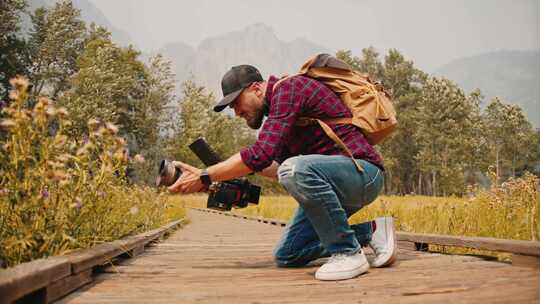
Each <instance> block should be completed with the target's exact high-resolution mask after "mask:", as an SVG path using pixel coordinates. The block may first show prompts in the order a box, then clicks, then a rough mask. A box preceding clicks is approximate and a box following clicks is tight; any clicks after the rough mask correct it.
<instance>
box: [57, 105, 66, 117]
mask: <svg viewBox="0 0 540 304" xmlns="http://www.w3.org/2000/svg"><path fill="white" fill-rule="evenodd" d="M56 112H57V113H58V115H59V116H60V117H68V115H69V113H68V111H67V109H66V108H65V107H61V108H59V109H58V110H56Z"/></svg>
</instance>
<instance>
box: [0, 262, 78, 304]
mask: <svg viewBox="0 0 540 304" xmlns="http://www.w3.org/2000/svg"><path fill="white" fill-rule="evenodd" d="M70 273H71V267H70V263H69V260H68V259H67V258H65V257H52V258H46V259H38V260H34V261H31V262H28V263H23V264H20V265H17V266H15V267H13V268H9V269H5V270H0V295H1V298H0V302H1V303H10V302H12V301H15V300H16V299H19V298H21V297H23V296H24V295H27V294H30V293H32V292H35V291H37V290H39V289H41V288H43V287H45V286H47V285H48V284H50V283H52V282H54V281H57V280H60V279H62V278H64V277H67V276H69V275H70Z"/></svg>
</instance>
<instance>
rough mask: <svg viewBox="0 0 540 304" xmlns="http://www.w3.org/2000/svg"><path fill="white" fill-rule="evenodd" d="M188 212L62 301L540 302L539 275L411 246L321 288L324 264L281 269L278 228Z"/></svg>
mask: <svg viewBox="0 0 540 304" xmlns="http://www.w3.org/2000/svg"><path fill="white" fill-rule="evenodd" d="M188 212H189V213H188V214H189V215H190V217H191V220H192V223H191V224H190V225H189V226H187V227H186V228H185V229H182V231H179V232H177V233H175V234H173V235H172V236H171V237H170V238H169V239H167V241H166V242H162V243H159V244H157V245H156V246H153V247H151V248H147V252H148V254H145V255H143V256H142V257H140V258H138V259H136V260H134V261H130V262H129V263H125V264H122V263H121V264H120V265H116V266H114V267H109V268H108V270H107V271H106V272H105V273H102V274H99V275H98V276H97V277H96V278H95V282H96V284H93V285H92V286H89V287H88V288H84V290H81V291H80V292H76V293H73V294H71V295H69V296H68V297H66V298H64V299H61V301H60V302H59V303H58V304H88V303H111V304H113V303H132V304H138V303H141V304H142V303H216V302H219V303H238V304H244V303H245V304H253V303H259V304H265V303H266V304H276V303H310V304H318V303H321V304H322V303H360V302H361V303H378V304H379V303H401V304H413V303H535V302H538V299H540V289H538V286H540V270H536V269H533V268H521V267H513V266H511V265H509V264H506V263H499V262H495V261H487V260H484V259H482V258H478V257H470V256H460V255H450V254H432V253H425V252H419V251H410V250H400V251H399V254H398V261H397V263H395V264H394V265H392V266H391V267H387V268H371V269H369V271H368V273H366V274H364V275H361V276H359V277H358V278H355V279H352V280H346V281H340V282H322V281H318V280H316V279H315V278H314V274H315V272H316V271H317V268H318V267H319V266H320V265H321V264H322V263H324V260H318V261H314V262H312V263H310V264H308V265H306V266H305V267H298V268H279V267H276V265H275V262H274V260H273V257H272V250H273V248H274V247H275V244H276V242H278V240H279V239H280V236H281V234H282V233H283V229H282V228H281V227H279V226H275V225H261V224H259V223H257V222H254V221H242V220H238V219H235V218H233V217H226V216H221V215H218V214H216V213H206V212H196V211H190V210H188ZM216 227H227V229H222V230H216ZM411 243H413V244H414V242H411ZM367 252H368V250H367ZM367 255H368V258H372V257H373V255H372V254H369V253H367ZM239 286H241V288H239Z"/></svg>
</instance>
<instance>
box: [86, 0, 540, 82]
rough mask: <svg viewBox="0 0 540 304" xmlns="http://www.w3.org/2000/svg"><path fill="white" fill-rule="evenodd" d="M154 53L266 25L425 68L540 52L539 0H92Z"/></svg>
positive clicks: (281, 34)
mask: <svg viewBox="0 0 540 304" xmlns="http://www.w3.org/2000/svg"><path fill="white" fill-rule="evenodd" d="M89 1H90V2H92V3H93V4H94V5H96V6H97V7H98V8H99V9H100V10H101V11H102V12H103V14H104V15H105V16H106V17H107V18H108V19H109V20H110V22H111V23H112V24H113V25H114V26H115V27H117V28H119V29H121V30H123V31H125V32H127V33H128V34H129V35H130V36H131V38H132V39H133V41H134V42H135V45H136V46H137V47H138V48H139V49H141V50H143V51H146V52H149V51H155V50H158V49H160V48H161V47H163V46H164V45H166V44H167V43H174V42H184V43H187V44H189V45H191V46H193V47H196V46H197V45H198V44H199V43H200V42H201V41H202V40H204V39H206V38H209V37H214V36H218V35H221V34H224V33H227V32H231V31H236V30H241V29H242V28H244V27H246V26H248V25H251V24H254V23H259V22H262V23H265V24H267V25H269V26H270V27H272V28H273V29H274V31H275V33H276V35H277V37H278V38H279V39H281V40H284V41H290V40H293V39H296V38H304V39H307V40H310V41H312V42H314V43H316V44H319V45H321V46H324V47H326V48H328V49H329V50H331V51H336V50H339V49H350V50H352V51H353V54H356V55H359V54H360V51H361V50H362V48H365V47H368V46H374V47H375V48H376V49H378V50H379V51H380V52H381V53H384V52H385V51H386V50H388V49H389V48H396V49H398V50H399V51H400V52H401V53H403V54H404V55H405V56H406V57H407V58H410V59H412V60H413V61H414V62H415V64H416V65H417V66H418V67H419V68H421V69H423V70H425V71H428V72H429V71H433V70H434V69H436V68H437V67H440V66H442V65H444V64H446V63H448V62H450V61H452V60H454V59H457V58H461V57H468V56H473V55H477V54H481V53H487V52H493V51H499V50H538V49H540V1H538V0H513V1H511V0H445V1H443V0H406V1H403V0H395V1H385V0H379V1H376V0H356V1H355V0H333V1H318V0H311V1H309V0H272V1H271V0H266V1H262V0H226V1H218V0H214V1H211V0H89Z"/></svg>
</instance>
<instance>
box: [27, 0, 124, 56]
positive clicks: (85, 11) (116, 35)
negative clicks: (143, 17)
mask: <svg viewBox="0 0 540 304" xmlns="http://www.w3.org/2000/svg"><path fill="white" fill-rule="evenodd" d="M72 1H73V5H74V6H75V7H76V8H77V9H79V10H80V11H81V18H82V19H83V20H84V21H85V22H86V24H87V25H90V23H92V22H94V23H95V24H98V25H101V26H103V27H105V28H107V30H108V31H110V32H111V36H112V39H113V41H114V42H115V43H116V44H118V45H120V46H128V45H130V44H133V41H132V39H131V37H130V36H129V34H128V33H126V32H125V31H122V30H120V29H118V28H116V27H115V26H114V25H113V24H112V23H111V22H110V21H109V20H108V19H107V17H105V15H103V13H102V12H101V11H100V10H99V9H98V8H97V7H96V6H95V5H93V4H92V3H91V2H89V1H87V0H72ZM27 2H28V11H29V12H31V13H33V12H34V11H35V10H36V9H37V8H39V7H42V6H47V7H51V6H53V5H54V3H56V2H57V1H56V0H28V1H27ZM23 23H24V25H23V29H28V28H30V19H29V18H27V17H25V18H24V20H23Z"/></svg>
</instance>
